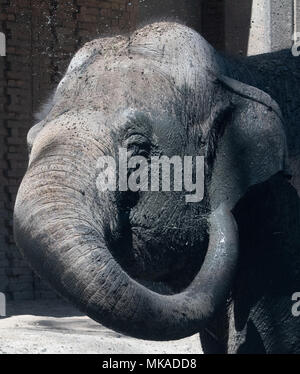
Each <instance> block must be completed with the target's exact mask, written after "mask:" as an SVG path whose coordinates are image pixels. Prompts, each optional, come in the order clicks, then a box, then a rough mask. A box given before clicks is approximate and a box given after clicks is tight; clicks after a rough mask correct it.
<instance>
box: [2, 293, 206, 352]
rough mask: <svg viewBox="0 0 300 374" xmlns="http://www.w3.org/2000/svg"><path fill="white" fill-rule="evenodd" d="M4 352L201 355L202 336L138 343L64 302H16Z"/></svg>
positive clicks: (6, 325)
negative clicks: (200, 337) (200, 338)
mask: <svg viewBox="0 0 300 374" xmlns="http://www.w3.org/2000/svg"><path fill="white" fill-rule="evenodd" d="M0 353H8V354H9V353H17V354H30V353H33V354H36V353H38V354H51V353H71V354H76V353H90V354H101V353H102V354H115V353H120V354H122V353H123V354H130V353H137V354H140V353H146V354H147V353H148V354H158V353H160V354H162V353H173V354H180V353H181V354H189V353H201V346H200V340H199V335H198V334H197V335H194V336H192V337H190V338H186V339H182V340H177V341H170V342H152V341H145V340H137V339H133V338H129V337H127V336H124V335H121V334H118V333H116V332H114V331H112V330H109V329H107V328H105V327H103V326H101V325H99V324H97V323H96V322H94V321H93V320H91V319H90V318H88V317H86V316H84V315H82V314H81V313H80V312H78V311H77V310H76V309H74V308H73V307H72V306H70V305H69V304H66V303H64V302H62V301H57V300H49V301H34V302H14V303H10V304H8V305H7V317H6V318H1V317H0Z"/></svg>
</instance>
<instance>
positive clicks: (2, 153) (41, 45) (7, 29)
mask: <svg viewBox="0 0 300 374" xmlns="http://www.w3.org/2000/svg"><path fill="white" fill-rule="evenodd" d="M136 11H137V0H130V1H128V0H101V1H100V0H59V1H57V0H47V1H45V0H0V32H4V33H5V35H6V38H7V56H6V57H0V292H4V293H5V294H6V296H7V297H8V299H32V298H40V297H54V293H53V292H52V291H51V290H50V289H49V288H48V287H47V286H46V285H45V284H44V283H43V282H41V281H40V280H39V278H38V277H37V276H35V275H34V274H33V272H32V271H31V270H30V269H29V267H28V266H27V264H26V262H25V261H24V259H23V258H22V256H21V254H20V253H19V251H18V249H17V248H16V246H15V243H14V240H13V233H12V212H13V206H14V201H15V197H16V193H17V189H18V186H19V184H20V181H21V178H22V176H23V175H24V172H25V170H26V166H27V152H26V134H27V132H28V130H29V128H30V127H31V126H32V124H33V113H34V112H35V111H36V110H37V108H38V107H39V106H40V105H41V103H43V102H44V101H45V99H46V98H47V96H48V95H49V92H51V90H52V89H53V88H54V87H55V85H56V84H57V83H58V82H59V80H60V79H61V77H62V75H63V74H64V71H65V69H66V67H67V65H68V63H69V61H70V58H71V56H72V55H73V54H74V52H75V51H76V50H78V48H79V47H80V46H81V45H82V44H83V43H84V42H86V41H88V40H91V39H93V38H94V37H96V36H97V35H103V34H106V33H112V32H117V31H126V30H128V29H131V28H133V27H134V26H135V21H136V18H137V17H136Z"/></svg>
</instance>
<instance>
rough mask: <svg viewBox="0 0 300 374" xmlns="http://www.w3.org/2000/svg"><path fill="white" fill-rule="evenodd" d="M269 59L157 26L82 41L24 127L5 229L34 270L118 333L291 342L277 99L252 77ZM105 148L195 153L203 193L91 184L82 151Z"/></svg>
mask: <svg viewBox="0 0 300 374" xmlns="http://www.w3.org/2000/svg"><path fill="white" fill-rule="evenodd" d="M275 61H276V60H275ZM251 64H252V65H251ZM268 64H269V65H270V63H266V65H264V63H262V65H261V67H259V66H258V64H257V63H253V61H252V60H251V61H250V60H249V61H243V62H233V61H229V60H226V59H224V58H223V57H221V56H219V55H218V54H217V53H216V52H215V51H214V50H213V48H212V47H211V46H209V45H208V43H207V42H206V41H205V40H204V39H203V38H201V37H200V36H199V35H198V34H197V33H196V32H194V31H192V30H190V29H188V28H187V27H185V26H182V25H179V24H175V23H167V22H164V23H156V24H152V25H148V26H145V27H144V28H142V29H140V30H138V31H136V32H135V33H134V34H132V35H131V36H130V37H128V36H117V37H113V38H105V39H99V40H95V41H93V42H91V43H88V44H86V45H85V46H84V47H83V48H82V49H81V50H80V51H79V52H78V53H77V54H76V56H75V57H74V58H73V60H72V62H71V64H70V66H69V69H68V71H67V73H66V75H65V77H64V78H63V80H62V81H61V83H60V84H59V86H58V88H57V91H56V93H55V96H54V99H53V104H52V105H51V108H50V111H49V113H48V114H47V115H46V116H45V118H44V119H42V120H41V121H40V122H39V123H38V124H37V125H35V126H34V127H33V128H32V129H31V130H30V132H29V134H28V143H29V148H30V150H31V152H30V160H29V166H28V171H27V173H26V175H25V177H24V180H23V182H22V185H21V187H20V190H19V193H18V197H17V201H16V206H15V216H14V225H15V238H16V241H17V244H18V246H19V248H20V249H21V251H22V252H23V253H24V255H25V257H26V258H27V259H28V260H29V262H30V264H31V266H32V267H33V269H34V270H35V271H36V272H37V273H38V274H40V275H41V276H42V277H43V278H44V279H46V280H47V281H48V282H49V283H50V284H51V285H52V286H53V287H54V288H55V289H56V290H57V291H58V292H59V293H60V294H61V295H62V296H64V297H66V298H67V299H69V300H70V301H71V302H73V303H74V304H75V305H76V306H77V307H79V308H80V309H81V310H82V311H83V312H85V313H86V314H87V315H89V316H90V317H92V318H93V319H95V320H96V321H99V322H101V323H103V324H104V325H106V326H108V327H110V328H113V329H115V330H117V331H121V332H123V333H125V334H129V335H132V336H135V337H138V338H144V339H154V340H168V339H179V338H182V337H185V336H188V335H191V334H193V333H195V332H197V331H200V336H201V340H202V345H203V348H204V351H205V352H208V353H209V352H230V353H235V352H247V353H252V352H260V353H263V352H267V353H275V352H282V353H284V352H291V353H295V352H298V353H299V352H300V333H299V321H298V320H297V319H296V318H295V317H293V316H292V315H291V307H292V302H291V295H292V293H293V292H297V291H300V283H299V270H298V269H299V266H297V265H298V264H299V257H300V254H299V240H297V239H298V235H299V234H298V231H299V230H298V224H299V218H298V215H299V212H298V196H297V192H296V190H295V189H294V187H292V185H291V184H290V183H289V180H288V178H289V173H290V168H289V167H290V165H292V164H291V163H290V160H289V159H288V149H287V142H286V133H287V132H288V131H286V128H285V126H286V125H285V123H284V122H285V121H287V122H289V121H290V118H289V115H288V113H287V108H288V105H289V104H288V100H285V99H284V98H283V99H282V101H281V102H280V107H279V105H278V104H277V103H276V102H275V101H274V100H273V99H272V98H271V96H273V92H272V87H271V84H272V82H269V94H270V95H269V94H267V93H265V92H263V91H262V89H263V88H264V87H261V86H260V85H259V83H257V82H253V81H251V80H252V77H253V74H254V75H255V74H256V76H259V74H261V77H262V78H261V80H259V82H261V81H262V80H263V79H265V77H266V74H267V73H266V72H270V69H269V70H268ZM265 66H266V67H265ZM264 67H265V70H266V71H265V72H263V71H262V70H263V68H264ZM255 69H258V70H259V71H258V70H255ZM252 71H253V72H254V73H252ZM263 77H264V78H263ZM236 79H239V81H237V80H236ZM241 81H242V82H244V83H241ZM249 83H251V84H252V86H251V85H249ZM254 86H256V87H257V88H255V87H254ZM274 87H275V86H274ZM275 91H276V89H275ZM273 97H274V96H273ZM281 110H282V111H283V113H284V114H282V112H281ZM288 112H289V111H288ZM289 123H290V122H289ZM288 144H289V142H288ZM119 147H126V148H127V149H128V151H129V154H130V155H143V156H146V157H150V156H152V155H167V156H169V157H171V156H173V155H181V156H183V155H194V156H196V155H202V156H205V181H204V183H205V197H204V199H203V201H201V202H199V203H189V204H187V203H186V202H185V198H184V196H185V192H183V193H181V192H137V193H132V192H116V193H115V192H106V193H104V192H100V191H98V190H97V186H96V180H97V178H98V177H99V173H100V171H99V170H97V160H98V159H99V157H100V156H103V155H112V156H115V157H117V150H118V148H119ZM295 148H297V147H295ZM296 156H297V152H295V153H294V154H293V157H294V158H293V160H296V159H297V157H296ZM293 165H295V162H294V163H293ZM295 180H296V179H295ZM274 230H275V231H274ZM297 287H298V288H297Z"/></svg>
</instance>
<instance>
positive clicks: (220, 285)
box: [14, 128, 238, 340]
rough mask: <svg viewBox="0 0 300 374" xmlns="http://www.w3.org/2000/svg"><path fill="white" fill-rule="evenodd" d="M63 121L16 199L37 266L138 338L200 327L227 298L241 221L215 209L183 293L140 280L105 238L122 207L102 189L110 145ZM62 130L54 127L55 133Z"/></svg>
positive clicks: (22, 233) (100, 316)
mask: <svg viewBox="0 0 300 374" xmlns="http://www.w3.org/2000/svg"><path fill="white" fill-rule="evenodd" d="M58 133H59V131H55V128H54V129H53V128H52V130H51V132H49V133H48V134H47V131H45V130H44V134H43V139H46V140H47V141H44V142H43V139H41V140H40V141H39V142H38V143H39V145H38V146H35V147H34V148H33V151H32V155H31V161H30V165H29V168H28V171H27V174H26V176H25V178H24V180H23V182H22V185H21V187H20V190H19V193H18V197H17V201H16V207H15V218H14V224H15V237H16V241H17V244H18V246H19V247H20V248H21V250H22V251H23V252H24V255H25V257H27V259H28V260H29V262H30V263H31V265H32V266H33V268H34V270H36V271H37V273H39V274H40V275H41V276H42V277H43V278H45V279H47V280H48V281H49V282H50V284H51V285H52V286H53V287H54V288H55V289H56V290H57V291H58V292H59V293H60V294H61V295H63V296H64V297H66V298H67V299H69V300H70V301H71V302H73V303H74V304H75V305H76V306H77V307H79V309H81V310H82V311H83V312H84V313H86V314H87V315H88V316H90V317H91V318H93V319H94V320H96V321H98V322H101V323H102V324H103V325H105V326H107V327H108V328H112V329H114V330H117V331H120V332H122V333H124V334H128V335H131V336H134V337H137V338H143V339H152V340H170V339H178V338H182V337H185V336H189V335H192V334H194V333H196V332H197V331H199V330H200V329H201V328H202V327H203V326H205V324H206V323H207V321H208V320H209V319H210V318H211V317H212V316H213V314H214V312H215V310H216V309H217V308H218V307H219V306H220V305H221V304H222V303H224V301H225V300H226V296H227V294H228V291H229V289H230V285H231V280H232V277H233V274H234V269H235V265H236V261H237V250H238V237H237V230H236V224H235V222H234V219H233V217H232V215H231V213H230V212H229V211H227V210H226V207H225V206H220V207H219V208H218V209H217V210H216V211H215V212H213V213H212V214H211V218H210V240H209V247H208V251H207V255H206V258H205V261H204V264H203V266H202V267H201V269H200V271H199V273H198V274H197V276H196V277H195V279H194V280H193V282H192V283H191V284H190V286H189V287H188V288H187V289H186V290H184V291H183V292H182V293H179V294H175V295H161V294H158V293H155V292H153V291H151V290H149V289H147V288H145V287H144V286H142V285H141V284H139V283H137V282H136V281H135V280H133V279H132V278H130V276H129V275H128V274H127V273H126V272H125V271H124V270H123V269H122V268H121V266H120V265H119V264H118V263H117V262H116V260H115V259H114V258H113V256H112V254H111V252H110V250H109V248H108V246H107V242H106V240H105V232H106V230H108V229H109V226H110V224H111V222H110V219H111V218H110V217H111V212H112V211H114V210H116V207H115V206H114V205H113V199H112V197H111V195H109V194H102V195H101V196H100V195H99V194H98V191H97V189H96V172H95V169H96V167H95V165H96V163H97V160H98V158H99V157H100V156H102V155H103V151H102V149H103V146H100V144H99V142H98V141H96V140H95V139H93V138H92V137H91V136H90V135H88V134H86V133H83V134H81V135H76V137H72V136H70V135H69V134H68V132H65V133H64V134H62V133H61V132H60V133H59V134H60V135H59V136H58V135H55V134H58ZM53 134H54V135H53Z"/></svg>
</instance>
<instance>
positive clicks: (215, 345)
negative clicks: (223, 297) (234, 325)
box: [200, 307, 228, 354]
mask: <svg viewBox="0 0 300 374" xmlns="http://www.w3.org/2000/svg"><path fill="white" fill-rule="evenodd" d="M227 340H228V318H227V308H226V307H223V308H222V310H221V311H219V313H218V314H217V315H216V317H215V318H214V319H213V320H212V321H211V322H210V323H209V324H208V326H207V327H206V328H204V329H202V330H201V331H200V341H201V346H202V350H203V353H204V354H225V353H227Z"/></svg>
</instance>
